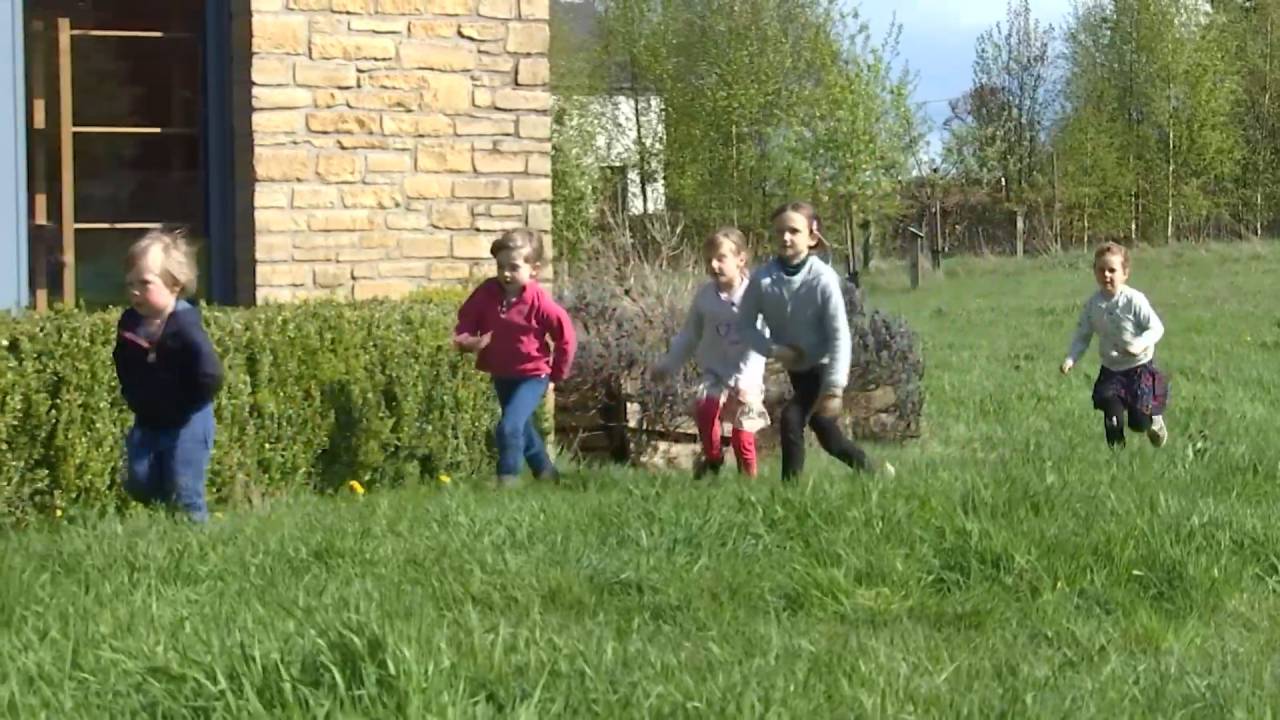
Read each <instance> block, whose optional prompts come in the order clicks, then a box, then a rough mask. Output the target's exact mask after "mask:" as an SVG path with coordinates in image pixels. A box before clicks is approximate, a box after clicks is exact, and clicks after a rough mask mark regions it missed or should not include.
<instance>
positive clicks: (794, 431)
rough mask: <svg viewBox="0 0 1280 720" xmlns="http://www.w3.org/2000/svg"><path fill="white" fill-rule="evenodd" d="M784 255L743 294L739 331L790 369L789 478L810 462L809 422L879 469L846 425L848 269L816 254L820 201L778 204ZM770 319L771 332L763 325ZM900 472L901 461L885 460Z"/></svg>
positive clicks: (858, 462)
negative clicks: (843, 283) (843, 277)
mask: <svg viewBox="0 0 1280 720" xmlns="http://www.w3.org/2000/svg"><path fill="white" fill-rule="evenodd" d="M770 219H771V221H772V223H773V234H774V237H775V238H776V239H777V248H778V255H777V257H775V258H774V259H773V260H771V261H770V262H768V263H767V264H765V265H764V266H763V267H761V268H759V269H758V270H756V271H755V273H753V274H752V276H751V281H750V283H748V285H747V291H746V293H744V294H743V297H742V309H741V311H740V312H739V313H738V331H739V332H740V333H741V334H742V337H743V338H744V339H746V341H747V343H748V344H749V345H750V346H751V349H752V350H755V351H756V352H757V353H759V354H761V355H763V356H764V357H766V358H773V359H774V360H776V361H778V362H779V363H780V364H781V365H782V366H783V367H784V368H786V369H787V374H788V375H789V376H790V378H791V388H792V391H793V393H792V398H791V400H790V401H789V402H788V403H787V405H786V406H785V407H784V408H783V410H782V418H781V421H780V431H781V441H782V479H783V480H784V481H785V480H793V479H795V478H796V477H797V476H798V475H799V474H800V472H801V471H802V470H803V469H804V454H805V450H804V428H805V425H806V424H808V426H809V427H811V428H813V431H814V434H816V435H817V436H818V442H819V444H821V445H822V449H824V450H826V451H827V452H828V453H830V454H831V455H832V456H834V457H836V458H837V459H839V460H840V461H841V462H843V463H844V464H846V465H848V466H850V467H853V468H857V469H859V470H863V471H870V470H872V469H873V464H872V463H871V461H870V460H869V459H868V458H867V455H866V453H864V452H863V451H862V450H860V449H859V448H858V447H857V446H856V445H854V444H853V443H852V442H851V441H850V440H849V439H848V438H847V437H845V435H844V433H843V431H841V429H840V422H839V416H840V411H841V409H842V408H843V406H844V402H843V401H844V389H845V385H847V384H848V382H849V361H850V356H851V355H852V348H853V344H852V339H851V337H850V333H849V318H848V317H847V315H846V314H845V305H844V294H843V291H842V290H841V288H840V276H839V275H837V274H836V271H835V270H832V269H831V266H830V265H827V264H826V263H825V262H823V261H822V260H821V259H820V258H818V257H816V256H814V255H813V254H812V253H813V251H814V250H816V249H817V248H818V246H819V245H821V244H823V243H825V242H826V241H825V240H824V239H823V238H822V233H821V229H820V226H819V221H818V216H817V214H816V213H815V212H814V209H813V206H812V205H810V204H808V203H804V202H793V203H788V204H786V205H783V206H782V207H780V208H778V209H777V210H776V211H774V213H773V216H772V218H770ZM760 317H763V318H764V324H765V326H766V327H767V328H768V331H769V335H768V336H767V337H766V336H765V334H764V333H763V332H761V331H760V329H759V328H758V327H757V325H756V323H757V320H758V318H760ZM879 468H880V469H882V470H883V471H885V472H886V474H889V475H892V474H893V466H892V465H889V464H888V463H884V464H882V465H880V466H879Z"/></svg>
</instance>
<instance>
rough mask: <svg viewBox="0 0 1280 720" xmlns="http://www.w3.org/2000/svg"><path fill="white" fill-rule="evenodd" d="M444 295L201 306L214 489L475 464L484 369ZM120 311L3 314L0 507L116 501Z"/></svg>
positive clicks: (492, 409) (378, 479)
mask: <svg viewBox="0 0 1280 720" xmlns="http://www.w3.org/2000/svg"><path fill="white" fill-rule="evenodd" d="M461 299H462V296H461V295H460V294H458V293H457V292H452V291H451V292H433V293H431V294H430V295H424V296H422V297H420V298H415V299H413V300H410V301H405V302H389V301H385V302H364V303H334V302H320V303H306V304H300V305H273V306H266V307H259V308H248V309H232V308H204V309H203V311H204V317H205V326H206V327H207V328H208V331H209V335H210V337H211V338H212V340H213V342H214V345H215V347H216V348H217V349H218V352H219V354H220V355H221V357H222V361H223V364H224V366H225V368H226V384H225V385H224V387H223V389H222V391H221V393H220V394H219V395H218V399H217V401H216V403H215V413H216V416H217V421H218V435H217V440H216V442H215V447H214V453H213V458H212V466H211V468H210V474H209V490H210V495H211V499H223V500H231V501H243V500H249V501H254V500H256V499H259V498H261V497H263V496H266V495H272V494H278V493H280V492H283V491H286V490H289V489H294V488H298V487H310V488H315V489H319V490H332V489H335V488H337V487H340V486H342V485H343V484H344V483H346V482H347V481H349V480H358V481H360V482H361V483H362V484H365V485H366V486H377V485H384V484H404V483H412V482H415V481H418V480H419V479H433V478H435V477H436V475H437V474H439V473H450V474H457V475H465V474H469V473H473V472H476V471H478V470H480V469H481V467H482V466H485V465H487V464H488V462H489V461H490V460H489V450H488V447H489V443H488V439H489V436H490V434H491V433H490V431H491V428H492V426H493V423H494V422H495V419H496V404H495V403H494V401H493V399H492V390H491V389H490V388H489V385H488V380H487V377H485V376H483V375H481V374H480V373H478V372H476V371H474V370H473V369H472V362H473V360H472V358H471V357H470V356H464V355H460V354H458V353H456V352H453V351H452V350H451V349H450V348H449V344H448V340H449V337H450V336H451V334H452V329H453V323H454V317H455V311H456V308H457V306H458V304H459V302H460V301H461ZM117 318H118V312H117V311H111V312H100V313H83V312H77V311H66V310H60V311H55V312H51V313H46V314H31V315H26V316H24V317H19V318H12V317H10V316H7V315H2V314H0V516H5V517H7V518H9V519H19V520H20V519H22V518H26V517H29V516H31V515H33V514H35V513H47V512H51V511H52V510H53V509H54V508H57V507H65V506H68V505H88V506H114V505H116V504H118V503H120V502H122V501H123V495H122V494H121V493H120V492H118V491H117V490H116V486H117V483H118V479H119V476H120V473H121V470H122V467H123V466H122V451H123V437H124V434H125V432H126V431H127V429H128V426H129V424H130V422H131V420H132V416H131V415H130V413H129V411H128V409H127V408H126V407H125V405H124V402H123V400H122V399H121V398H120V393H119V386H118V384H117V381H116V378H115V370H114V367H113V365H112V361H111V349H112V345H113V342H114V334H115V323H116V320H117Z"/></svg>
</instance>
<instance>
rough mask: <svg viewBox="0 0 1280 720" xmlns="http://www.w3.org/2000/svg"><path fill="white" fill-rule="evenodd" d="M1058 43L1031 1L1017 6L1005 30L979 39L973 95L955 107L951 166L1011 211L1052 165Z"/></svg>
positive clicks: (1011, 8)
mask: <svg viewBox="0 0 1280 720" xmlns="http://www.w3.org/2000/svg"><path fill="white" fill-rule="evenodd" d="M1053 38H1054V29H1053V26H1052V25H1042V24H1041V23H1040V22H1039V21H1038V20H1036V19H1035V18H1033V17H1032V15H1031V4H1030V1H1029V0H1016V1H1011V2H1010V3H1009V6H1008V9H1007V16H1006V22H1005V23H997V24H996V25H995V27H993V28H991V29H989V30H987V31H986V32H984V33H982V35H980V36H979V37H978V41H977V47H976V49H975V52H976V57H975V58H974V61H973V87H972V88H971V89H970V90H969V91H968V92H966V93H965V94H964V96H963V97H961V98H960V99H959V100H957V101H954V102H953V103H952V104H951V112H952V115H951V118H949V119H948V122H947V130H948V138H947V139H948V142H947V145H946V148H945V149H944V153H945V154H946V156H947V161H948V164H950V165H951V166H952V167H953V168H954V169H956V170H958V171H960V172H961V173H963V174H965V175H967V176H968V177H970V178H971V179H972V180H976V181H978V182H980V183H982V184H984V185H989V184H992V183H998V184H999V187H1000V192H1001V196H1002V197H1003V199H1004V200H1005V201H1006V202H1009V203H1014V204H1022V203H1025V202H1026V201H1027V199H1028V195H1029V193H1031V192H1033V191H1034V186H1036V185H1038V184H1039V183H1040V180H1041V179H1042V173H1043V171H1044V169H1045V167H1046V165H1047V163H1046V150H1047V145H1046V143H1045V138H1046V130H1047V127H1048V124H1049V116H1050V112H1051V107H1050V105H1051V96H1050V93H1049V89H1050V80H1051V69H1052V68H1051V55H1050V47H1051V45H1052V43H1053Z"/></svg>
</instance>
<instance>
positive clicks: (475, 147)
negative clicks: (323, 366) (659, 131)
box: [251, 0, 551, 302]
mask: <svg viewBox="0 0 1280 720" xmlns="http://www.w3.org/2000/svg"><path fill="white" fill-rule="evenodd" d="M548 4H549V3H548V0H252V40H251V43H252V68H251V75H252V105H253V121H252V126H253V127H252V130H253V168H254V175H255V186H254V203H253V204H254V224H255V231H254V235H255V238H254V240H255V242H254V255H255V259H256V262H255V270H256V272H255V286H256V288H257V292H256V300H257V301H258V302H270V301H277V300H294V299H303V298H308V297H314V296H336V297H341V298H352V299H362V298H370V297H379V296H391V297H394V296H399V295H403V294H405V293H407V292H410V291H412V290H413V289H415V288H417V287H420V286H423V285H429V284H450V283H453V284H470V283H472V282H474V281H475V280H476V279H478V278H481V277H485V276H487V275H489V274H491V272H492V261H491V260H490V258H489V252H488V250H489V244H490V243H491V242H492V241H493V240H494V239H495V238H496V237H497V236H498V235H499V234H501V232H502V231H504V230H507V229H510V228H514V227H520V226H526V225H527V226H528V227H532V228H534V229H537V230H541V231H542V232H543V233H544V236H545V238H546V240H547V241H548V243H550V240H551V238H550V233H549V231H550V229H551V202H550V201H551V155H550V153H551V141H550V137H551V117H550V107H551V92H550V88H549V82H550V66H549V62H548V59H547V50H548V43H549V40H550V30H549V26H548V15H549V7H548Z"/></svg>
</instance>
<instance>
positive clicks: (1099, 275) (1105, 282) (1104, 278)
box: [1093, 253, 1129, 296]
mask: <svg viewBox="0 0 1280 720" xmlns="http://www.w3.org/2000/svg"><path fill="white" fill-rule="evenodd" d="M1093 277H1094V279H1096V280H1097V281H1098V289H1099V290H1101V291H1102V292H1103V293H1104V294H1106V295H1111V296H1114V295H1115V294H1116V293H1118V292H1120V288H1122V287H1124V286H1125V283H1127V282H1129V269H1128V268H1126V267H1125V266H1124V259H1123V258H1121V257H1120V256H1119V255H1116V254H1114V253H1108V254H1106V255H1103V256H1102V257H1100V258H1098V260H1097V261H1096V262H1095V263H1094V264H1093Z"/></svg>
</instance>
